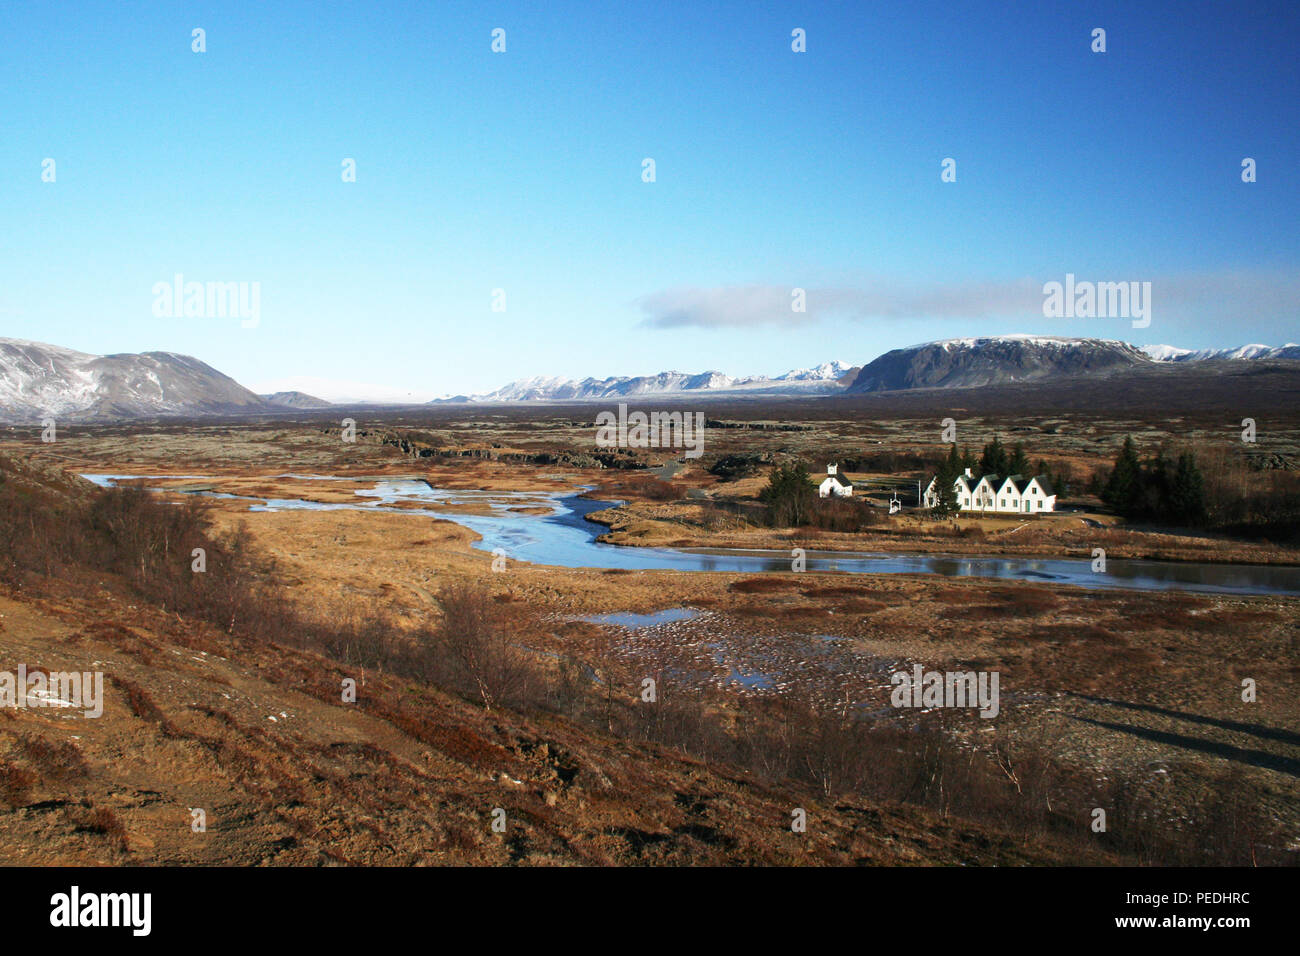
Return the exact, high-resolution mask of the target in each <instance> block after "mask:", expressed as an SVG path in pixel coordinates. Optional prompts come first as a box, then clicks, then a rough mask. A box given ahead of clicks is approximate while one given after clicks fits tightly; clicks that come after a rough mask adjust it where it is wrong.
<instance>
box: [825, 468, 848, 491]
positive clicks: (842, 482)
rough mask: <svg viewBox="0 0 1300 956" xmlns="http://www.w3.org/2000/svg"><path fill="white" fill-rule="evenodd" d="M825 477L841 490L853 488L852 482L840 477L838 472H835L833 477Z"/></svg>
mask: <svg viewBox="0 0 1300 956" xmlns="http://www.w3.org/2000/svg"><path fill="white" fill-rule="evenodd" d="M826 477H827V478H829V479H830V480H831V481H833V482H835V484H837V485H839V486H840V487H841V488H852V487H853V482H851V481H849V480H847V479H846V478H845V477H844V476H843V475H841V474H840V473H839V472H836V473H835V474H833V475H827V476H826Z"/></svg>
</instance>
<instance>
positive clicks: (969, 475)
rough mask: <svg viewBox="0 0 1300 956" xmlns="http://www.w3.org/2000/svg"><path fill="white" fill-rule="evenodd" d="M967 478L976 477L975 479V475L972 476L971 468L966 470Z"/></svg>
mask: <svg viewBox="0 0 1300 956" xmlns="http://www.w3.org/2000/svg"><path fill="white" fill-rule="evenodd" d="M966 477H967V478H974V477H975V476H974V475H972V474H971V473H970V469H969V468H967V469H966Z"/></svg>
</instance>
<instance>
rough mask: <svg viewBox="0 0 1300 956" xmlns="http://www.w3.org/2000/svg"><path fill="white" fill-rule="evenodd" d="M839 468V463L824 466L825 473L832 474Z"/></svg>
mask: <svg viewBox="0 0 1300 956" xmlns="http://www.w3.org/2000/svg"><path fill="white" fill-rule="evenodd" d="M839 470H840V466H839V465H827V466H826V474H828V475H833V474H835V473H836V472H837V471H839Z"/></svg>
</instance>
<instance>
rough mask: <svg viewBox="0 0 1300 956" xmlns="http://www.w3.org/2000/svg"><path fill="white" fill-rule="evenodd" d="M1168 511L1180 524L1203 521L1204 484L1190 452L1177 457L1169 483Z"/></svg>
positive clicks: (1194, 458) (1195, 523) (1192, 523)
mask: <svg viewBox="0 0 1300 956" xmlns="http://www.w3.org/2000/svg"><path fill="white" fill-rule="evenodd" d="M1169 510H1170V512H1171V516H1172V517H1173V519H1174V520H1175V521H1177V522H1179V523H1180V524H1190V525H1199V524H1202V523H1203V522H1204V521H1205V482H1204V480H1203V479H1202V477H1201V470H1200V469H1199V468H1197V467H1196V456H1194V455H1193V454H1192V453H1191V452H1183V454H1181V455H1179V456H1178V467H1177V469H1176V470H1175V471H1174V477H1173V480H1172V481H1171V483H1170V489H1169Z"/></svg>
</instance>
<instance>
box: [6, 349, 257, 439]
mask: <svg viewBox="0 0 1300 956" xmlns="http://www.w3.org/2000/svg"><path fill="white" fill-rule="evenodd" d="M266 407H267V406H266V403H265V402H263V401H262V399H260V398H259V397H258V396H256V395H254V394H253V393H252V392H250V391H249V390H248V389H246V388H244V387H243V386H242V385H240V384H239V383H238V382H236V381H235V380H234V379H232V378H230V377H229V376H227V375H223V374H222V373H221V372H218V371H217V370H216V369H214V368H212V367H211V366H210V365H205V364H204V363H203V362H200V361H199V360H198V359H196V358H192V357H190V356H188V355H177V354H175V353H174V352H144V353H141V354H129V353H124V354H118V355H90V354H87V353H85V352H77V351H74V350H73V349H67V348H62V347H60V346H57V345H46V344H44V343H40V342H29V341H25V340H23V339H0V420H4V421H11V422H36V421H41V420H43V419H45V418H53V419H55V420H56V421H57V420H86V419H112V418H140V417H148V416H161V415H205V414H229V413H239V412H248V411H260V410H264V409H265V408H266Z"/></svg>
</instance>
